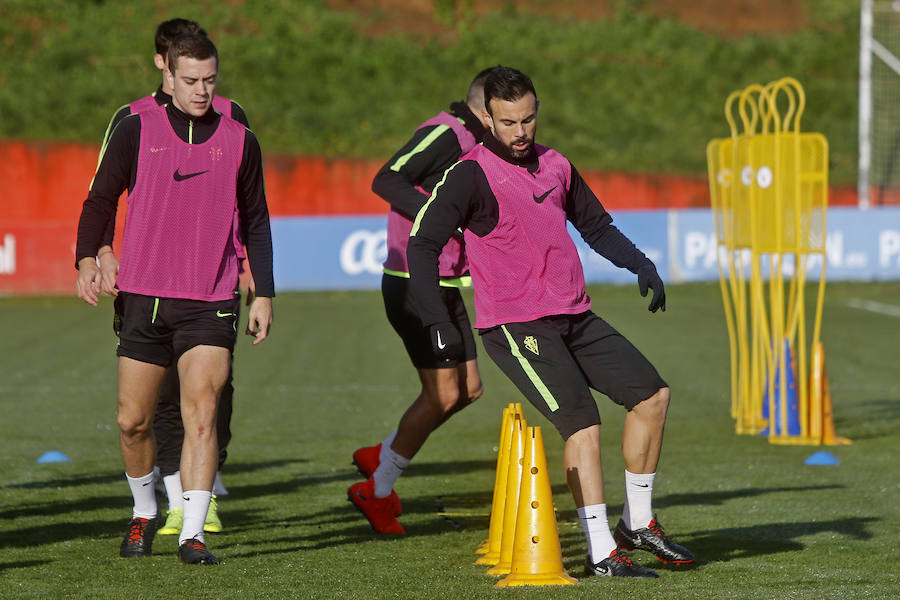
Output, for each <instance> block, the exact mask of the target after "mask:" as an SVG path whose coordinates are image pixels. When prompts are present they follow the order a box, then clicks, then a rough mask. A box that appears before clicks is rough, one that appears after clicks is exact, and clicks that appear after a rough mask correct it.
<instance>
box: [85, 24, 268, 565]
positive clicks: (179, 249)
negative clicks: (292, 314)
mask: <svg viewBox="0 0 900 600" xmlns="http://www.w3.org/2000/svg"><path fill="white" fill-rule="evenodd" d="M168 64H169V71H168V72H167V73H166V77H168V78H169V83H170V85H171V86H172V92H173V93H172V103H171V104H169V105H167V106H166V107H165V109H162V110H148V111H144V112H140V113H137V114H134V115H131V116H129V117H126V118H125V119H123V121H122V122H121V123H120V124H119V125H118V126H117V127H116V129H115V131H113V133H112V136H111V137H110V140H109V145H108V148H107V151H106V152H105V153H104V155H103V158H102V160H101V162H100V165H99V167H98V169H97V174H96V176H95V178H94V181H93V183H92V186H91V191H90V193H89V195H88V198H87V200H85V202H84V206H83V207H82V213H81V218H80V220H79V224H78V241H77V245H76V259H77V266H78V270H79V273H78V280H77V289H78V296H79V297H80V298H81V299H83V300H84V301H85V302H88V303H89V304H92V305H95V306H96V304H97V294H98V293H99V292H100V279H101V274H100V270H99V268H98V266H97V263H96V260H95V258H94V257H95V256H96V253H97V250H98V249H99V247H100V244H101V243H102V241H103V235H104V230H105V229H106V228H107V227H108V225H109V223H110V221H111V220H112V219H114V217H115V211H116V203H117V200H118V198H119V195H120V194H121V193H122V192H123V191H124V190H126V189H127V190H128V212H127V215H126V217H127V218H126V224H125V234H124V237H123V241H122V264H121V268H120V271H119V274H118V277H117V279H116V287H117V288H118V290H119V294H118V297H117V306H116V311H117V319H118V322H119V323H120V330H119V346H118V349H117V352H116V353H117V355H118V357H119V359H118V360H119V362H118V423H119V430H120V433H119V439H120V448H121V452H122V459H123V462H124V464H125V472H126V476H127V478H128V483H129V487H130V488H131V492H132V497H133V499H134V508H133V511H132V518H131V520H130V521H129V524H128V530H127V533H126V535H125V539H124V540H123V541H122V544H121V547H120V554H121V555H122V556H125V557H131V556H145V555H148V554H150V553H151V549H152V541H153V535H154V533H155V529H156V523H157V517H158V510H157V506H156V496H155V492H154V489H153V480H154V475H153V465H154V459H155V449H156V448H155V444H154V442H153V436H152V433H151V422H152V419H153V414H154V412H155V409H156V403H157V398H158V396H159V391H160V388H161V386H162V383H163V380H164V378H165V373H166V369H167V368H168V367H169V366H171V365H173V364H174V365H175V366H176V367H177V369H178V374H179V379H180V388H181V389H180V395H181V414H182V419H183V424H184V431H185V433H184V447H183V451H182V456H181V480H182V482H183V485H184V494H183V498H184V501H185V508H184V521H183V525H182V529H181V534H180V536H179V548H178V556H179V559H180V560H181V561H182V562H186V563H191V564H198V563H199V564H216V563H217V562H218V560H217V559H216V557H215V556H214V555H213V554H212V553H211V552H210V551H209V550H208V549H207V547H206V544H205V540H204V536H203V524H204V521H205V519H206V515H207V509H208V507H209V502H210V498H211V495H212V493H211V490H212V486H213V480H214V478H215V472H216V462H217V460H216V459H217V453H218V446H217V439H216V437H217V436H216V409H217V404H218V398H219V395H220V393H221V391H222V388H223V386H224V385H225V381H226V379H227V377H228V371H229V368H230V355H231V351H232V349H233V346H234V341H235V337H234V332H235V328H236V326H237V320H236V312H237V311H236V305H237V304H238V303H239V300H238V299H237V298H236V297H235V295H234V290H235V288H236V287H237V282H238V263H239V250H238V248H237V247H236V244H235V235H234V228H235V218H238V222H239V223H240V227H241V238H242V239H243V240H245V243H246V246H247V258H248V260H249V261H250V264H251V268H252V270H253V273H254V276H255V279H256V285H257V295H256V298H254V300H253V303H252V304H251V306H250V311H249V323H248V327H247V333H248V334H250V335H252V336H253V337H254V338H255V339H254V342H253V343H254V345H255V344H258V343H260V342H262V341H263V340H265V339H266V338H267V337H268V334H269V329H270V326H271V322H272V297H274V295H275V292H274V282H273V277H272V238H271V231H270V227H269V213H268V208H267V206H266V198H265V186H264V182H263V176H262V156H261V152H260V149H259V143H258V142H257V141H256V137H255V136H254V135H253V133H252V132H250V131H249V130H247V129H246V128H245V127H243V126H242V125H240V124H239V123H238V122H236V121H234V120H232V119H228V118H224V117H222V116H221V115H220V114H219V113H217V112H216V111H214V110H212V107H211V104H212V98H213V95H214V91H215V84H216V77H217V75H218V53H217V52H216V48H215V46H214V45H213V43H212V42H211V41H210V40H209V39H208V38H207V37H206V36H203V35H186V36H181V37H179V38H177V39H176V40H174V41H173V43H172V44H171V46H170V48H169V52H168Z"/></svg>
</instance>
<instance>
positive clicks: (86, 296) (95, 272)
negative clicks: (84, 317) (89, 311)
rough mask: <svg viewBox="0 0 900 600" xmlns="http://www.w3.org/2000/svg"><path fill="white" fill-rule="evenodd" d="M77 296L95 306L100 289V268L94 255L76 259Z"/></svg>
mask: <svg viewBox="0 0 900 600" xmlns="http://www.w3.org/2000/svg"><path fill="white" fill-rule="evenodd" d="M75 289H76V290H77V291H78V297H79V298H81V299H82V300H84V301H85V302H87V303H88V304H90V305H91V306H97V294H98V293H99V291H100V268H99V267H98V266H97V260H96V259H95V258H94V257H87V258H82V259H81V260H80V261H78V279H77V280H76V281H75Z"/></svg>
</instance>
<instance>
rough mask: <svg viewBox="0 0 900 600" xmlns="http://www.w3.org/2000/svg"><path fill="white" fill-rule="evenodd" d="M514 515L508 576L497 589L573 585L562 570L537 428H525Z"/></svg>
mask: <svg viewBox="0 0 900 600" xmlns="http://www.w3.org/2000/svg"><path fill="white" fill-rule="evenodd" d="M517 513H518V514H517V515H516V533H515V541H514V543H513V552H512V565H511V568H510V573H509V575H508V576H506V577H504V578H503V579H501V580H500V581H498V582H497V587H506V586H517V585H572V584H574V583H577V580H576V579H575V578H574V577H570V576H569V574H568V573H566V571H565V569H564V568H563V563H562V550H561V548H560V545H559V530H558V529H557V528H556V513H554V512H553V492H552V491H551V489H550V476H549V474H548V473H547V457H546V456H545V455H544V438H543V436H542V435H541V428H540V427H529V428H528V430H527V432H526V434H525V464H524V469H523V471H522V484H521V491H520V493H519V506H518V511H517Z"/></svg>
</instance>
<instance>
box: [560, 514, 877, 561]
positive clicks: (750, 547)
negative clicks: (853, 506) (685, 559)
mask: <svg viewBox="0 0 900 600" xmlns="http://www.w3.org/2000/svg"><path fill="white" fill-rule="evenodd" d="M878 520H879V519H877V518H875V517H859V518H856V517H854V518H847V519H833V520H830V521H795V522H782V523H766V524H762V525H751V526H747V527H727V528H723V529H715V530H708V531H697V532H694V533H693V534H688V535H679V536H677V538H676V539H674V540H673V541H675V542H677V543H679V544H682V545H684V546H686V547H687V548H689V549H690V550H691V551H692V552H694V554H696V555H697V562H696V563H695V564H694V565H691V567H693V566H700V565H703V564H704V563H709V562H726V561H730V560H738V559H742V558H749V557H753V556H765V555H770V554H780V553H782V552H795V551H798V550H803V549H804V548H806V546H805V545H804V544H803V543H801V542H799V541H798V540H797V538H800V537H804V536H810V535H815V534H818V533H826V532H828V533H834V534H838V535H842V536H846V537H850V538H853V539H856V540H867V539H870V538H871V537H872V534H871V533H870V532H869V531H868V529H867V527H868V525H870V524H871V523H873V522H875V521H878ZM560 545H561V546H562V548H563V557H564V560H563V564H564V565H565V566H566V568H567V569H573V568H576V567H579V566H580V565H581V563H582V562H583V561H584V552H585V542H584V536H583V535H582V534H581V533H580V532H578V531H573V530H572V529H571V528H569V529H568V530H567V531H566V532H565V533H563V532H561V533H560ZM632 557H633V558H634V560H635V561H637V562H640V563H641V564H650V563H649V562H647V561H648V560H649V561H653V563H654V564H653V565H652V568H653V569H656V570H672V571H679V570H684V569H685V568H686V567H685V566H677V565H668V564H665V563H663V562H661V561H656V560H655V559H654V558H653V555H652V554H649V553H647V552H637V551H636V552H634V553H632ZM691 567H687V568H691Z"/></svg>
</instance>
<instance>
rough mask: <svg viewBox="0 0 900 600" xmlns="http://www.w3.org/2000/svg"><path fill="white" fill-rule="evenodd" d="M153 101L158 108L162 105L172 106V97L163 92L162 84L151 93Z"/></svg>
mask: <svg viewBox="0 0 900 600" xmlns="http://www.w3.org/2000/svg"><path fill="white" fill-rule="evenodd" d="M153 99H154V100H156V103H157V104H159V105H160V106H162V105H163V104H172V96H170V95H169V94H167V93H165V92H164V91H163V89H162V84H159V87H158V88H156V91H155V92H153Z"/></svg>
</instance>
